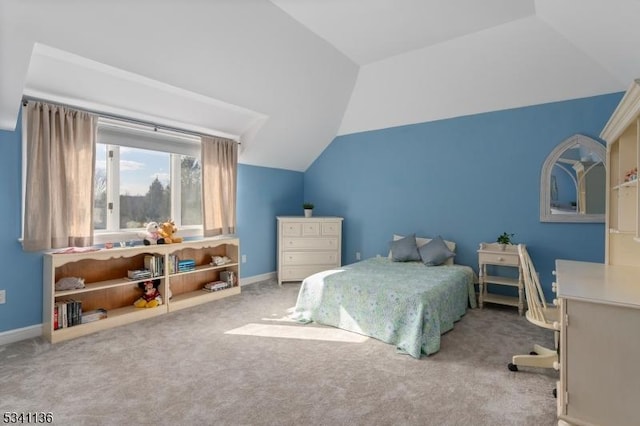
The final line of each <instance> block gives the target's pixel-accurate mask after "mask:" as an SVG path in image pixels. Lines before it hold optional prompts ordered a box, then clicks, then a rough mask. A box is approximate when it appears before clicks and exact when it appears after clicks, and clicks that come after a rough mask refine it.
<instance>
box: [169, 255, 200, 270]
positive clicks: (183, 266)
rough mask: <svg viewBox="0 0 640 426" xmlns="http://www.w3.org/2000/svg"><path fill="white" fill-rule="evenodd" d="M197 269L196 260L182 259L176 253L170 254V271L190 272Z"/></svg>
mask: <svg viewBox="0 0 640 426" xmlns="http://www.w3.org/2000/svg"><path fill="white" fill-rule="evenodd" d="M194 269H196V262H195V260H193V259H180V258H179V257H178V256H176V255H174V254H170V255H169V273H170V274H176V273H178V272H188V271H193V270H194Z"/></svg>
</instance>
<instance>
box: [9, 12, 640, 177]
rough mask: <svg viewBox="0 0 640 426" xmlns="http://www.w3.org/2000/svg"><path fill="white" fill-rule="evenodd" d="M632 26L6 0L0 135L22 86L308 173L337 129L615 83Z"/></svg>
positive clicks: (634, 21)
mask: <svg viewBox="0 0 640 426" xmlns="http://www.w3.org/2000/svg"><path fill="white" fill-rule="evenodd" d="M639 22H640V1H638V0H535V1H534V0H487V1H483V2H478V1H475V0H455V1H452V0H343V1H329V2H321V1H312V0H272V1H268V0H242V1H238V0H235V1H232V0H210V1H204V0H186V1H177V0H173V1H172V0H159V1H158V0H132V1H127V2H125V1H114V2H104V1H101V0H84V1H82V2H78V1H75V0H57V1H55V2H51V1H47V0H30V1H24V0H2V1H1V2H0V128H2V129H7V130H12V129H14V128H15V126H16V120H17V116H18V112H19V106H20V100H21V98H22V96H23V94H25V93H26V94H32V95H37V96H40V97H44V98H56V99H61V100H64V101H65V103H71V104H73V103H74V99H75V102H76V103H77V104H78V105H83V104H87V105H103V106H104V108H106V109H109V108H111V109H115V110H117V111H121V112H124V113H126V114H128V115H132V116H138V117H141V118H145V119H148V120H149V121H155V122H158V123H160V124H162V123H166V124H168V125H175V124H176V123H177V124H178V125H179V124H181V123H182V124H183V125H184V127H186V128H190V129H194V130H198V131H203V132H211V133H216V132H217V133H220V134H224V135H231V136H233V137H236V138H238V139H241V140H242V141H243V145H242V151H241V154H240V161H241V162H242V163H245V164H254V165H260V166H268V167H277V168H284V169H290V170H299V171H304V170H306V168H307V167H308V166H309V165H310V164H311V163H312V162H313V161H314V159H315V158H316V157H317V156H318V155H319V154H320V153H321V152H322V150H323V149H324V148H325V147H326V146H327V145H328V144H329V143H331V141H332V140H333V138H334V137H335V136H336V135H338V134H347V133H353V132H359V131H366V130H372V129H379V128H385V127H389V126H397V125H403V124H411V123H418V122H425V121H431V120H436V119H441V118H448V117H456V116H461V115H466V114H473V113H479V112H486V111H492V110H497V109H504V108H513V107H519V106H527V105H532V104H539V103H544V102H551V101H557V100H564V99H572V98H580V97H586V96H593V95H598V94H603V93H610V92H616V91H622V90H625V89H626V87H627V86H628V84H629V83H630V81H631V80H632V79H634V78H637V77H640V55H638V54H637V53H636V52H638V51H640V49H639V47H640V46H638V44H640V25H638V23H639ZM43 52H44V55H43ZM54 53H55V54H54ZM43 58H49V59H53V61H54V62H55V61H57V62H60V60H61V58H62V59H66V62H64V63H65V66H64V67H61V68H60V69H65V70H66V71H65V72H64V73H63V72H57V71H56V68H55V67H54V66H53V65H50V64H48V63H47V62H46V61H44V60H43ZM69 58H73V60H69ZM83 60H84V62H83ZM52 63H53V62H52ZM69 63H76V64H77V65H78V64H79V65H81V66H79V67H76V68H68V67H67V65H68V64H69ZM83 69H84V70H87V69H91V70H94V71H98V72H102V73H103V74H106V75H110V76H111V77H113V76H114V75H116V74H117V75H118V76H120V77H122V76H126V77H127V78H126V81H127V83H126V84H130V83H131V82H138V83H140V84H144V85H146V87H147V89H148V88H149V87H150V88H152V89H154V90H140V91H138V90H133V89H132V90H126V91H125V90H115V89H116V88H117V84H116V86H113V84H114V83H110V84H112V86H111V87H112V89H113V90H108V89H107V90H105V88H108V87H109V86H107V85H105V86H103V87H102V90H94V88H93V86H96V85H98V83H95V81H97V80H94V77H95V76H94V77H89V76H87V75H86V74H83V73H84V71H82V70H83ZM105 70H107V71H110V72H105ZM114 70H117V71H118V72H116V73H114ZM96 78H97V77H96ZM122 81H124V80H122ZM61 82H64V83H65V84H66V86H65V85H63V84H61ZM74 82H75V85H74V84H73V83H74ZM61 87H62V89H61ZM163 91H164V92H167V93H171V94H172V96H178V98H176V99H173V98H171V99H170V98H167V97H166V96H164V95H161V93H164V92H163ZM122 92H124V94H122ZM118 93H120V94H119V95H118ZM78 98H80V99H78ZM212 105H213V106H215V108H223V110H218V111H217V112H216V109H215V108H213V109H212V110H208V109H207V108H208V106H212ZM230 111H231V114H232V116H227V115H225V114H226V113H229V112H230ZM233 114H235V115H233ZM236 119H237V121H234V120H236Z"/></svg>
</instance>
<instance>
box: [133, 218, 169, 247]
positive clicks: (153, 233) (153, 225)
mask: <svg viewBox="0 0 640 426" xmlns="http://www.w3.org/2000/svg"><path fill="white" fill-rule="evenodd" d="M138 235H139V236H141V237H142V242H143V243H144V245H145V246H149V245H155V244H164V243H165V241H164V239H163V238H162V236H161V235H160V225H158V222H149V223H147V224H145V231H144V232H140V233H139V234H138Z"/></svg>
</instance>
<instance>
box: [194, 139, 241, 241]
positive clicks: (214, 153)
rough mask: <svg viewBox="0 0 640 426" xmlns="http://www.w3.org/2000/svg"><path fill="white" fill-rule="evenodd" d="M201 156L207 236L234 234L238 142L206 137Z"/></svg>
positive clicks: (203, 216) (204, 223)
mask: <svg viewBox="0 0 640 426" xmlns="http://www.w3.org/2000/svg"><path fill="white" fill-rule="evenodd" d="M201 154H202V155H201V161H202V225H203V228H204V236H205V237H211V236H214V235H221V234H235V232H236V186H237V175H238V143H237V142H235V141H233V140H231V139H225V138H218V137H210V136H204V137H202V153H201Z"/></svg>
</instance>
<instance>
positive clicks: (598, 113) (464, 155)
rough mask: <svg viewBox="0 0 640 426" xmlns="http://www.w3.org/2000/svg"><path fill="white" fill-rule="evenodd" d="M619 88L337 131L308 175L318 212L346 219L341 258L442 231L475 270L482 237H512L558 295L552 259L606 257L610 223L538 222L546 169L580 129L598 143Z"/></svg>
mask: <svg viewBox="0 0 640 426" xmlns="http://www.w3.org/2000/svg"><path fill="white" fill-rule="evenodd" d="M621 97H622V93H617V94H610V95H603V96H596V97H590V98H585V99H578V100H571V101H565V102H556V103H550V104H543V105H537V106H532V107H526V108H518V109H511V110H504V111H497V112H490V113H484V114H477V115H471V116H464V117H458V118H453V119H447V120H440V121H434V122H428V123H421V124H415V125H407V126H401V127H395V128H388V129H383V130H376V131H369V132H363V133H357V134H351V135H345V136H340V137H337V138H336V139H335V140H334V141H333V142H332V143H331V145H330V146H329V147H328V148H327V149H326V150H325V151H324V152H323V153H322V155H321V156H320V157H318V158H317V159H316V161H315V162H314V163H313V164H312V166H311V167H310V168H309V169H308V170H307V172H306V173H305V180H304V198H305V199H306V200H309V201H311V202H313V203H315V205H316V209H317V213H318V214H330V215H338V216H343V217H344V218H345V221H344V238H343V242H344V246H343V263H352V262H354V261H355V253H356V252H357V251H359V252H361V253H362V257H363V258H367V257H371V256H375V255H376V254H387V253H388V242H389V241H390V239H391V237H392V234H394V233H399V234H408V233H413V232H415V233H416V234H417V235H420V236H436V235H442V236H443V237H444V238H445V239H449V240H453V241H456V242H457V243H458V246H457V253H458V254H457V256H456V262H457V263H460V264H465V265H470V266H472V267H473V268H474V269H475V270H476V271H477V253H476V250H477V249H478V244H479V243H480V242H492V241H495V240H496V237H497V236H498V235H499V234H500V233H502V232H509V233H515V240H516V242H521V243H525V244H527V246H528V249H529V252H530V254H531V257H532V259H533V261H534V263H535V265H536V269H537V270H538V272H539V273H540V276H541V280H542V282H543V286H544V287H545V292H546V293H547V296H548V297H551V291H550V287H551V282H552V275H551V271H552V270H553V268H554V262H555V259H558V258H564V259H576V260H584V261H594V262H602V261H604V224H561V223H541V222H540V220H539V198H540V196H539V194H540V187H539V186H540V171H541V169H542V165H543V163H544V161H545V159H546V157H547V155H549V153H550V152H551V151H552V150H553V148H554V147H555V146H556V145H558V144H559V143H561V142H562V141H564V140H565V139H566V138H568V137H570V136H572V135H573V134H575V133H582V134H584V135H587V136H590V137H592V138H594V139H597V140H599V134H600V131H601V130H602V128H603V127H604V125H605V123H606V122H607V120H608V118H609V116H610V115H611V113H612V112H613V110H614V109H615V107H616V105H617V104H618V102H619V100H620V99H621Z"/></svg>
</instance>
